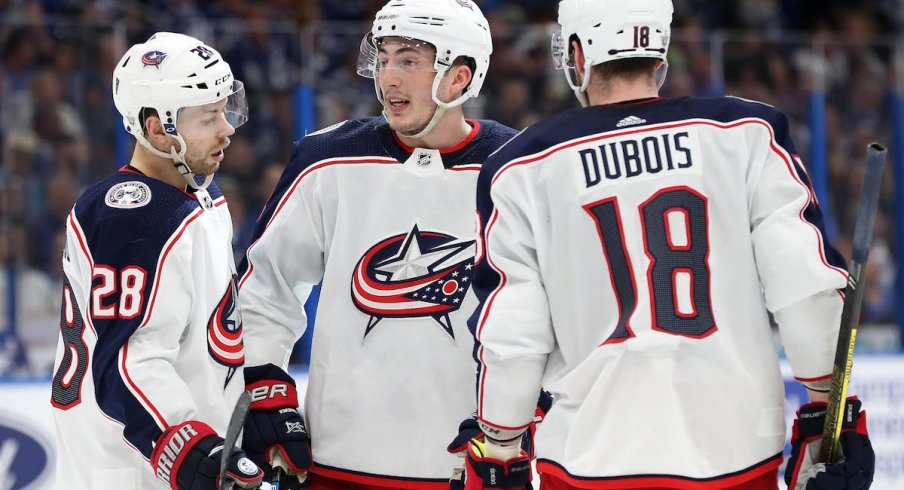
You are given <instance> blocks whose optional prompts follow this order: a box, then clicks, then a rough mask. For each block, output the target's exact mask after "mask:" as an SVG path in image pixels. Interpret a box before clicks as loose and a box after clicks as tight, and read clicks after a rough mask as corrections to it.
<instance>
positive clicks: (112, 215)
mask: <svg viewBox="0 0 904 490" xmlns="http://www.w3.org/2000/svg"><path fill="white" fill-rule="evenodd" d="M113 100H114V102H115V103H116V107H117V109H118V110H119V112H120V113H121V114H122V116H123V124H124V125H125V127H126V130H128V132H129V133H131V134H132V135H133V136H135V138H136V139H137V140H138V143H139V144H138V145H136V146H135V151H134V153H133V155H132V159H131V161H130V163H129V164H128V165H126V166H124V167H122V168H121V169H120V170H119V171H118V172H116V173H115V174H113V175H112V176H110V177H108V178H106V179H104V180H102V181H101V182H99V183H97V184H94V185H92V186H90V187H89V188H88V189H87V190H86V191H85V193H84V194H83V195H82V196H81V198H79V200H78V202H76V204H75V206H74V207H73V209H72V212H71V213H70V214H69V218H68V220H67V223H66V248H65V250H64V252H63V271H64V273H65V274H64V280H63V281H64V282H63V299H62V309H61V318H60V342H59V346H58V348H57V356H56V363H55V370H54V376H53V393H52V400H51V402H52V404H53V414H54V419H55V422H56V433H57V444H58V448H59V454H58V466H57V472H56V476H57V479H58V481H59V485H58V486H59V487H60V488H64V487H65V488H75V489H90V490H99V489H117V490H121V489H162V488H172V489H191V490H213V489H216V488H219V487H218V485H217V479H218V473H219V463H220V455H221V454H222V453H221V451H222V446H223V438H222V437H221V436H223V435H224V432H225V431H226V425H227V423H228V421H229V417H230V413H231V411H232V407H233V406H234V405H235V401H236V399H237V398H238V395H239V394H240V393H241V392H242V390H243V389H244V381H243V379H242V372H241V369H240V368H241V367H242V365H243V362H244V354H243V344H242V319H241V315H240V313H239V310H238V304H237V300H236V290H237V286H236V270H235V263H234V261H233V258H232V249H231V246H230V244H231V241H232V221H231V219H230V216H229V210H228V208H227V206H226V201H225V199H224V198H223V195H222V193H220V190H219V189H218V188H217V186H216V184H214V183H211V179H212V177H213V174H214V172H216V170H217V169H218V168H219V166H220V162H221V161H222V159H223V156H224V150H225V149H226V147H227V146H229V136H230V135H232V134H233V133H234V132H235V128H236V127H238V126H241V125H242V124H243V123H244V122H245V121H246V120H247V118H248V108H247V105H246V104H245V92H244V88H243V86H242V82H240V81H238V80H235V79H234V78H233V75H232V71H231V69H230V68H229V65H228V64H227V63H226V61H225V60H223V58H222V57H221V56H220V54H219V53H218V52H217V51H216V50H214V49H213V48H211V47H210V46H208V45H206V44H204V43H203V42H201V41H199V40H198V39H195V38H193V37H189V36H185V35H182V34H175V33H168V32H161V33H157V34H155V35H154V36H152V37H151V38H150V39H148V40H147V42H145V43H141V44H136V45H134V46H132V47H131V48H130V49H129V50H128V51H127V52H126V54H125V55H124V56H123V57H122V59H121V60H120V61H119V63H118V64H117V65H116V69H115V71H114V72H113ZM230 450H231V451H232V452H231V455H230V459H229V467H228V470H227V471H228V473H227V478H229V479H231V480H233V481H234V483H235V485H236V486H238V487H240V488H256V487H257V486H258V485H259V484H260V482H261V478H262V476H263V473H262V471H261V470H260V468H258V467H256V466H255V465H254V464H253V463H252V462H251V461H250V460H249V459H248V458H246V457H245V456H244V453H243V452H242V451H241V450H240V449H238V448H231V449H230Z"/></svg>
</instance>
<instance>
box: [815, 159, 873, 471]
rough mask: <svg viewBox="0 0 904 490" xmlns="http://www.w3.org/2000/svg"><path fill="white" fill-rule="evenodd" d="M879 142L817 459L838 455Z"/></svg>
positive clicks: (863, 201)
mask: <svg viewBox="0 0 904 490" xmlns="http://www.w3.org/2000/svg"><path fill="white" fill-rule="evenodd" d="M887 153H888V150H886V149H885V148H884V147H883V146H882V145H880V144H878V143H870V145H869V146H867V148H866V173H865V174H864V176H863V189H862V190H861V192H860V205H859V208H858V209H857V221H856V224H855V225H854V242H853V251H852V253H851V267H850V274H849V275H848V283H847V287H846V288H845V289H844V308H843V309H842V311H841V327H840V331H839V334H838V347H837V348H836V349H835V363H834V365H833V366H832V385H831V387H830V388H829V400H828V404H827V407H826V425H825V427H824V428H823V431H822V446H821V447H820V451H819V460H820V461H823V462H826V463H835V462H837V461H838V460H839V459H841V455H840V454H839V447H838V439H839V437H841V422H842V417H843V416H844V412H843V408H844V405H845V400H846V399H847V389H848V382H849V381H850V379H851V366H852V365H853V362H854V342H856V340H857V321H858V320H859V318H860V305H861V304H862V303H863V286H864V284H863V279H864V277H865V276H866V261H867V260H868V259H869V249H870V244H871V243H872V241H873V224H874V223H875V221H876V208H877V207H878V206H879V190H880V187H881V184H882V169H883V167H884V166H885V155H886V154H887Z"/></svg>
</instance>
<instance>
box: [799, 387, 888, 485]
mask: <svg viewBox="0 0 904 490" xmlns="http://www.w3.org/2000/svg"><path fill="white" fill-rule="evenodd" d="M860 405H861V403H860V400H858V399H857V398H855V397H851V398H848V399H847V402H846V403H845V407H844V420H843V422H842V425H841V437H840V439H839V443H840V444H841V451H842V453H843V455H844V459H843V460H842V461H840V462H838V463H834V464H826V463H819V462H818V458H819V448H820V445H821V444H822V428H823V426H824V425H825V418H826V404H825V403H808V404H806V405H804V406H802V407H800V410H798V411H797V418H796V419H795V420H794V427H793V429H792V432H791V458H790V459H789V460H788V466H787V467H786V468H785V483H787V484H788V488H789V489H790V490H860V489H862V490H866V489H868V488H869V486H870V484H871V483H872V481H873V470H874V467H875V463H876V455H875V454H874V453H873V447H872V445H871V444H870V441H869V434H868V433H867V432H866V412H861V411H860Z"/></svg>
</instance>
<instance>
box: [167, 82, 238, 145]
mask: <svg viewBox="0 0 904 490" xmlns="http://www.w3.org/2000/svg"><path fill="white" fill-rule="evenodd" d="M247 121H248V101H247V99H246V98H245V86H244V84H242V82H241V81H239V80H235V81H233V82H232V89H231V92H230V93H229V94H228V95H227V96H226V97H225V98H223V99H220V100H218V101H216V102H211V103H209V104H203V105H197V106H188V107H183V108H181V109H179V113H178V117H177V118H176V128H175V129H176V130H178V133H179V134H181V135H182V136H183V137H185V138H192V139H204V138H211V137H215V136H228V135H229V134H232V132H233V130H235V128H238V127H239V126H241V125H243V124H245V123H246V122H247Z"/></svg>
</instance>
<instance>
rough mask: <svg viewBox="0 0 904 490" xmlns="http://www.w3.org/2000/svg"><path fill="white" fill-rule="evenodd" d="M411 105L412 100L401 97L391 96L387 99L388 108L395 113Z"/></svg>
mask: <svg viewBox="0 0 904 490" xmlns="http://www.w3.org/2000/svg"><path fill="white" fill-rule="evenodd" d="M409 105H411V101H410V100H408V99H403V98H401V97H389V98H388V99H386V109H388V110H389V112H392V113H394V114H398V113H400V112H402V111H404V110H405V109H407V108H408V106H409Z"/></svg>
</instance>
